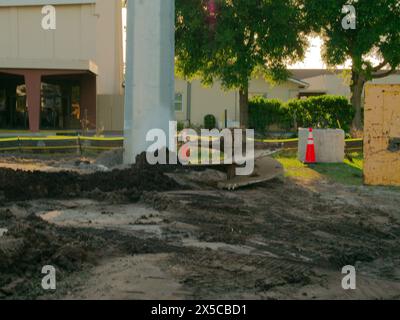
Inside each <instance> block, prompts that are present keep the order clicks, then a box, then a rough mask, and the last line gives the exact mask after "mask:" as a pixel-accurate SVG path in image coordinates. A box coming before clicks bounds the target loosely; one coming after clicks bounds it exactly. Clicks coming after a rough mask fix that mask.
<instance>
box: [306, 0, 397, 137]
mask: <svg viewBox="0 0 400 320" xmlns="http://www.w3.org/2000/svg"><path fill="white" fill-rule="evenodd" d="M348 5H351V6H352V7H349V6H348ZM304 6H305V12H306V16H307V17H308V21H309V22H310V24H313V29H314V30H315V31H316V32H318V33H320V34H321V35H322V37H323V40H324V47H323V52H322V53H323V58H324V60H325V62H326V63H327V64H328V65H329V66H333V67H336V66H339V65H343V64H345V63H346V62H347V61H351V84H350V89H351V103H352V105H353V107H354V108H355V117H354V121H353V128H354V129H356V130H361V129H362V109H361V105H362V93H363V89H364V85H365V83H366V82H367V81H370V80H372V79H377V78H384V77H387V76H388V75H390V74H391V73H393V72H395V70H396V68H398V67H399V64H400V54H399V52H400V3H399V0H379V1H371V0H358V1H356V0H324V1H321V0H304ZM344 6H346V7H344ZM353 9H355V11H354V10H353ZM353 11H354V12H353ZM347 20H349V21H347ZM351 20H353V21H351ZM353 23H354V25H352V24H353ZM376 61H379V62H376Z"/></svg>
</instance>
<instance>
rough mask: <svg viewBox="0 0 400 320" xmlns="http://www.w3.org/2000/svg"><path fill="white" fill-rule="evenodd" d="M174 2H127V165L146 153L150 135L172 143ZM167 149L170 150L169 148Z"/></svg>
mask: <svg viewBox="0 0 400 320" xmlns="http://www.w3.org/2000/svg"><path fill="white" fill-rule="evenodd" d="M174 49H175V4H174V0H128V9H127V59H126V82H125V83H126V86H125V124H124V126H125V128H124V135H125V143H124V148H125V152H124V163H126V164H132V163H135V158H136V156H137V155H139V154H141V153H142V152H144V151H146V150H147V148H148V147H149V145H151V144H152V143H151V142H146V135H147V132H148V131H149V130H151V129H156V128H157V129H162V130H164V132H165V134H166V135H167V143H168V140H169V136H168V132H169V121H170V120H172V119H174V98H175V79H174V59H175V55H174ZM166 147H167V146H166Z"/></svg>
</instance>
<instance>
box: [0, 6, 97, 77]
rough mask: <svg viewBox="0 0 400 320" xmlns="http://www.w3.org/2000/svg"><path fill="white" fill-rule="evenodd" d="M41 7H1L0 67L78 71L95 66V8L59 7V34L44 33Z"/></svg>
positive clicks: (57, 18)
mask: <svg viewBox="0 0 400 320" xmlns="http://www.w3.org/2000/svg"><path fill="white" fill-rule="evenodd" d="M42 7H43V6H39V5H38V6H20V7H18V6H15V7H0V43H1V50H0V66H1V67H3V68H37V69H39V68H46V69H75V68H79V67H82V66H86V67H87V68H89V67H90V65H91V64H92V63H95V61H96V37H93V34H96V22H97V17H96V16H95V6H94V4H75V5H59V6H56V12H57V15H56V21H57V28H56V30H43V29H42V24H41V22H42V18H43V15H42V12H41V10H42ZM96 69H97V68H95V67H94V66H92V70H91V71H95V72H97V70H96Z"/></svg>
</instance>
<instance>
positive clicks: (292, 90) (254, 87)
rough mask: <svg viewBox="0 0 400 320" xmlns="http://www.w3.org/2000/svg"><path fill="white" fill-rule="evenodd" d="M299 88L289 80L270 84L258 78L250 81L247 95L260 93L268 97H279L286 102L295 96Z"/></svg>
mask: <svg viewBox="0 0 400 320" xmlns="http://www.w3.org/2000/svg"><path fill="white" fill-rule="evenodd" d="M299 90H300V89H299V85H298V84H296V83H293V82H291V81H286V82H284V83H282V84H270V83H268V82H267V81H265V80H264V79H262V78H258V79H253V80H251V81H250V87H249V95H250V96H256V95H261V96H265V97H266V98H268V99H279V100H282V101H283V102H286V101H288V100H290V99H293V98H297V96H298V95H299Z"/></svg>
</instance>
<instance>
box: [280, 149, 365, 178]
mask: <svg viewBox="0 0 400 320" xmlns="http://www.w3.org/2000/svg"><path fill="white" fill-rule="evenodd" d="M350 158H351V160H349V159H346V160H345V161H344V162H343V163H329V164H328V163H319V164H315V165H311V166H309V165H305V164H303V163H302V162H300V161H299V160H297V153H296V152H294V151H282V152H280V153H278V154H276V155H275V159H277V160H278V161H279V162H280V163H282V165H283V166H284V167H285V175H286V176H287V177H293V178H300V179H309V180H314V179H316V180H318V179H324V178H325V179H328V180H330V181H334V182H338V183H342V184H346V185H362V184H363V155H362V153H352V154H350Z"/></svg>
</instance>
